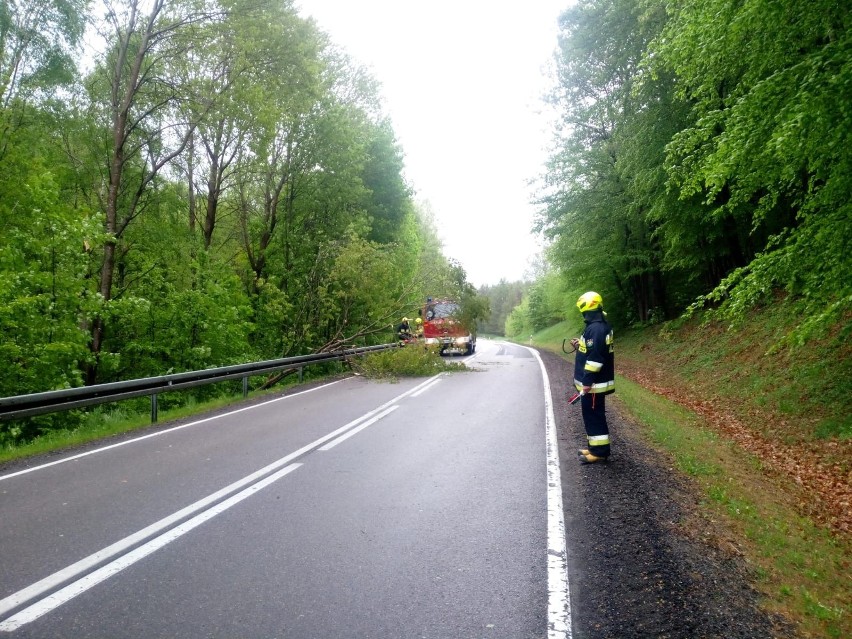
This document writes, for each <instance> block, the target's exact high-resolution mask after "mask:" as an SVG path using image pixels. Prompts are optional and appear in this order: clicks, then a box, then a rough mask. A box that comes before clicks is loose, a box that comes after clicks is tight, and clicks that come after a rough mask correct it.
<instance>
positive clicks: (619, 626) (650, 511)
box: [540, 351, 797, 639]
mask: <svg viewBox="0 0 852 639" xmlns="http://www.w3.org/2000/svg"><path fill="white" fill-rule="evenodd" d="M540 354H541V358H542V360H543V362H544V364H545V368H546V369H547V372H548V376H549V377H550V384H551V392H552V394H553V399H554V413H555V418H556V426H557V432H558V436H559V448H560V458H561V471H562V489H563V499H564V509H565V526H566V537H567V545H568V552H569V557H568V563H569V585H570V589H571V609H572V610H571V612H572V620H573V637H574V639H607V638H612V639H634V638H635V639H639V638H642V639H647V638H651V637H654V638H660V639H662V638H666V639H715V638H719V639H721V638H723V637H724V638H726V639H729V638H734V637H741V638H743V639H745V638H748V639H763V638H778V639H781V638H784V639H792V638H794V637H796V636H797V635H796V633H795V631H794V629H793V628H792V627H790V626H789V625H788V624H786V623H785V622H784V621H783V620H781V619H777V618H772V617H770V616H769V615H768V614H767V613H766V612H764V611H762V610H761V609H760V608H759V607H758V593H757V592H756V591H755V590H754V589H753V588H752V586H751V585H750V581H749V574H748V571H747V568H746V566H745V565H744V562H743V561H742V559H741V558H740V557H739V556H738V555H737V554H736V552H735V551H733V550H732V549H730V548H729V549H726V548H725V543H724V540H721V541H720V538H719V536H718V535H716V534H715V533H716V531H713V534H706V535H705V534H697V533H699V531H696V530H695V529H694V528H695V522H696V521H700V518H697V517H692V516H691V514H692V513H694V512H695V510H696V509H697V504H698V500H697V496H696V495H695V494H694V492H693V491H692V489H691V487H690V486H689V484H688V482H687V481H686V480H685V479H682V478H681V477H680V476H679V475H678V474H677V472H676V471H675V470H673V469H672V468H671V466H670V464H669V462H668V460H667V459H666V458H665V456H663V455H662V454H660V453H657V452H656V451H654V450H653V449H651V448H649V447H648V446H647V445H646V444H644V443H643V440H642V438H641V437H640V436H639V426H638V425H637V424H635V423H632V422H631V421H630V420H628V419H625V418H624V417H622V416H621V415H619V414H618V411H617V407H616V406H614V404H615V402H608V414H607V416H608V421H609V426H610V438H611V441H612V449H613V453H612V457H611V458H610V461H609V463H607V464H600V465H588V466H583V465H580V464H579V463H578V461H577V449H578V448H580V447H584V445H585V431H584V430H583V424H582V420H581V418H580V411H579V408H578V407H575V406H570V405H569V404H568V403H567V402H566V401H565V399H566V397H567V393H568V391H569V387H568V382H567V380H569V379H571V378H572V373H573V370H572V363H571V362H568V361H566V360H564V359H562V358H561V357H559V356H558V355H556V354H553V353H550V352H547V351H540ZM686 522H688V524H687V523H686ZM708 532H709V531H708ZM708 538H709V539H715V540H717V541H716V543H708V542H707V541H706V539H708Z"/></svg>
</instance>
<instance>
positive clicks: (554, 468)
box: [524, 346, 572, 639]
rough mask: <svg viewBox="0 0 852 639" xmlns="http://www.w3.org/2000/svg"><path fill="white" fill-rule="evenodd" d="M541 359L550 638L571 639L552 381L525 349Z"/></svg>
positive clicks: (569, 596) (529, 349) (566, 556)
mask: <svg viewBox="0 0 852 639" xmlns="http://www.w3.org/2000/svg"><path fill="white" fill-rule="evenodd" d="M524 348H526V349H527V350H528V351H530V352H531V353H532V354H533V355H534V356H535V358H536V359H537V360H538V365H539V367H540V368H541V377H542V380H543V382H544V410H545V421H546V424H545V425H546V429H547V438H546V439H547V636H548V639H571V636H572V630H571V592H570V588H569V585H568V550H567V548H566V544H565V515H564V513H563V510H562V479H561V476H560V473H559V448H558V440H557V437H556V418H555V417H554V414H553V397H552V395H551V394H550V378H549V377H548V375H547V370H546V369H545V368H544V362H542V361H541V356H540V355H539V354H538V351H536V350H534V349H532V348H528V347H526V346H524Z"/></svg>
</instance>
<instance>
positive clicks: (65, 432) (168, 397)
mask: <svg viewBox="0 0 852 639" xmlns="http://www.w3.org/2000/svg"><path fill="white" fill-rule="evenodd" d="M339 366H340V365H339V364H336V365H335V370H336V372H339ZM335 370H330V371H327V372H325V373H320V374H317V375H313V376H308V375H306V376H305V379H323V378H324V377H328V376H329V375H333V374H336V372H335ZM295 384H298V381H297V378H295V377H288V378H285V379H284V380H283V381H282V382H279V384H278V385H277V386H276V387H275V388H272V389H268V390H255V391H250V392H249V394H248V398H249V399H255V398H261V397H264V396H267V395H272V394H276V393H280V392H281V389H282V388H285V387H288V386H292V385H295ZM221 385H222V387H223V388H222V389H221V394H220V395H218V396H217V397H212V398H209V399H204V400H198V399H196V398H195V397H194V396H193V395H192V394H191V393H181V392H172V393H161V394H160V395H159V396H158V401H159V409H158V411H157V417H158V422H161V423H162V422H169V421H174V420H177V419H182V418H184V417H192V416H194V415H198V414H201V413H206V412H209V411H213V410H216V409H219V408H224V407H227V406H231V405H233V404H235V403H237V402H241V401H243V400H244V398H243V394H242V392H241V391H240V392H239V393H236V392H233V391H232V389H234V388H236V387H237V384H235V383H233V382H222V383H221ZM149 401H150V400H149V399H148V398H147V397H146V398H137V399H129V400H125V401H122V402H112V403H109V404H101V405H99V406H95V407H94V408H92V409H90V410H74V411H67V412H65V413H57V414H55V415H53V416H52V417H53V419H51V420H50V423H51V424H52V426H51V427H50V428H45V429H44V430H43V432H42V434H40V435H39V436H38V437H36V438H35V439H32V440H30V441H27V442H25V443H20V444H18V443H14V442H13V441H10V438H8V437H7V439H6V440H5V441H3V442H0V443H2V445H0V463H3V462H8V461H13V460H16V459H24V458H27V457H33V456H35V455H43V454H45V453H50V452H53V451H57V450H62V449H65V448H72V447H75V446H81V445H83V444H87V443H89V442H94V441H99V440H103V439H106V438H108V437H113V436H116V435H121V434H124V433H129V432H133V431H135V430H139V429H141V428H146V427H148V426H151V411H150V408H149V406H150V404H149ZM63 421H64V422H66V423H68V424H69V426H68V427H65V428H63V427H57V426H56V424H58V423H62V422H63Z"/></svg>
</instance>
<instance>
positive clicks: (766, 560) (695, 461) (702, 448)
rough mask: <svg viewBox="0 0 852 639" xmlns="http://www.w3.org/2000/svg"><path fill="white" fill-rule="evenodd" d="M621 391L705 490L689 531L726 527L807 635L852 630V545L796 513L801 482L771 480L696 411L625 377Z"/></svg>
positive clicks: (769, 598) (767, 596)
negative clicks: (851, 581) (689, 409)
mask: <svg viewBox="0 0 852 639" xmlns="http://www.w3.org/2000/svg"><path fill="white" fill-rule="evenodd" d="M616 396H617V397H618V403H619V405H620V406H621V407H623V408H624V409H625V410H626V412H627V413H629V414H630V415H632V416H633V417H634V418H635V419H636V420H637V421H639V422H640V423H642V424H643V425H644V429H643V433H644V435H645V436H646V437H647V439H648V441H649V442H652V443H653V444H654V445H655V447H656V448H658V449H659V450H662V451H664V452H665V453H666V454H667V455H669V456H670V458H671V459H672V460H673V462H674V464H675V466H676V467H677V468H678V470H680V471H681V472H682V473H684V474H685V475H687V476H689V477H690V478H691V480H692V482H693V484H694V485H695V486H696V487H697V488H698V490H699V493H700V494H701V495H703V499H702V502H701V506H702V511H701V512H700V513H698V514H696V516H695V518H694V521H690V522H685V523H684V528H685V529H686V530H687V532H688V533H689V534H693V535H699V536H700V535H702V534H709V531H711V530H712V529H714V528H715V529H719V528H720V526H721V530H722V531H723V532H722V533H721V534H723V535H725V536H732V537H733V539H734V540H735V541H734V546H735V547H736V548H737V549H738V551H739V552H740V553H741V554H742V555H743V557H744V558H745V560H746V563H747V565H749V566H750V568H751V571H752V574H753V575H754V579H755V586H756V587H757V588H758V590H759V591H760V592H761V593H762V594H763V605H764V607H765V608H766V609H767V610H769V611H771V612H773V613H777V614H782V615H783V616H785V617H787V618H788V619H791V620H793V621H794V622H795V623H796V625H797V627H798V628H799V630H800V631H801V632H802V633H803V634H804V635H805V636H810V637H832V638H833V637H838V638H839V637H849V636H852V615H850V612H852V610H850V602H852V599H850V598H852V583H850V579H849V575H850V565H849V557H850V550H852V548H850V546H849V544H848V540H846V541H843V540H840V539H838V538H836V537H833V536H832V535H831V534H830V533H829V532H828V531H826V530H824V529H821V528H818V527H817V526H815V525H814V524H813V523H812V522H810V521H809V520H808V519H807V518H805V517H802V516H800V515H799V514H798V513H797V511H796V508H795V504H794V503H793V500H792V499H790V496H791V495H793V494H795V492H796V487H795V485H793V483H792V482H790V483H789V484H786V485H785V484H784V481H783V480H779V479H777V478H776V479H773V480H772V481H771V482H770V481H769V480H767V478H766V477H765V476H764V475H763V474H762V473H761V472H760V462H759V460H756V459H754V458H748V457H746V460H745V461H746V463H743V461H744V460H743V456H744V455H745V453H744V452H743V451H742V450H740V449H736V448H735V447H734V446H733V445H732V444H730V443H729V442H727V441H726V440H725V439H723V438H721V437H719V436H718V435H717V434H716V433H714V432H713V431H712V430H710V429H709V428H708V427H707V426H706V425H705V424H704V423H703V421H702V420H701V418H699V417H698V416H697V415H695V414H694V413H691V412H690V411H688V410H686V409H684V408H682V407H681V406H678V405H677V404H674V403H672V402H670V401H668V400H667V399H665V398H663V397H660V396H658V395H654V394H651V393H648V392H647V391H646V390H645V389H643V388H642V387H641V386H639V385H637V384H634V383H633V382H631V381H629V380H626V379H623V378H622V379H619V390H618V393H617V395H616Z"/></svg>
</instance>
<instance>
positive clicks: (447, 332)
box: [418, 298, 476, 355]
mask: <svg viewBox="0 0 852 639" xmlns="http://www.w3.org/2000/svg"><path fill="white" fill-rule="evenodd" d="M418 313H419V314H420V317H421V318H422V319H423V341H424V343H425V345H426V346H427V347H430V346H431V347H437V348H438V351H439V352H440V354H441V355H446V354H449V353H461V354H463V355H472V354H473V353H474V352H475V351H476V326H475V323H474V322H470V325H468V322H467V321H465V320H464V318H463V316H462V311H461V306H460V305H459V303H458V302H455V301H453V300H446V299H442V300H433V299H432V298H427V299H426V303H425V304H424V305H423V307H422V308H421V309H419V311H418Z"/></svg>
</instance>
